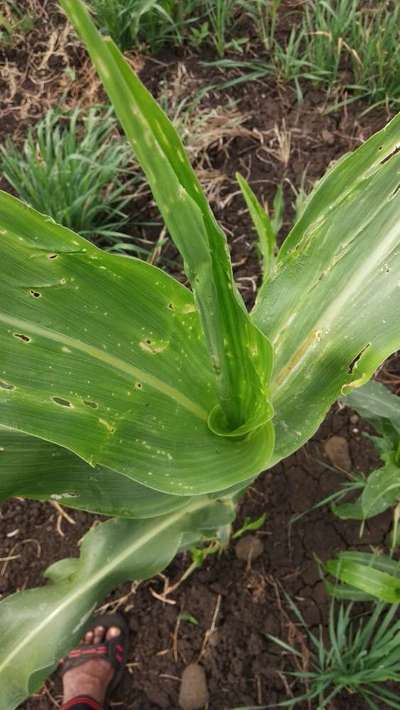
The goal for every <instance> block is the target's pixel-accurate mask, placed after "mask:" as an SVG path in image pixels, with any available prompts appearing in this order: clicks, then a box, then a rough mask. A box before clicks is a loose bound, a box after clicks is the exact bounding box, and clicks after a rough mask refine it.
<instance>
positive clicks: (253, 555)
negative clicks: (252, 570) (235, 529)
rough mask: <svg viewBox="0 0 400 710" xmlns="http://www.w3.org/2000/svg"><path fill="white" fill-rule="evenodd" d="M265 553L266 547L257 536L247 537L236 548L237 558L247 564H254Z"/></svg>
mask: <svg viewBox="0 0 400 710" xmlns="http://www.w3.org/2000/svg"><path fill="white" fill-rule="evenodd" d="M263 552H264V545H263V543H262V541H261V540H260V538H259V537H256V535H245V536H244V537H242V539H241V540H239V542H238V543H237V545H236V547H235V553H236V557H237V558H238V559H239V560H244V561H245V562H253V560H256V559H257V557H260V555H262V553H263Z"/></svg>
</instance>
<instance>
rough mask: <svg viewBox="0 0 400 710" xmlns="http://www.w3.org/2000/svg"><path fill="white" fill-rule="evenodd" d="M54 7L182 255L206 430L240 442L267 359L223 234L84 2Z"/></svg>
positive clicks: (178, 149) (168, 132)
mask: <svg viewBox="0 0 400 710" xmlns="http://www.w3.org/2000/svg"><path fill="white" fill-rule="evenodd" d="M60 3H61V5H62V7H63V8H64V10H65V12H66V13H67V15H68V17H69V19H70V20H71V22H72V23H73V25H74V26H75V28H76V30H77V32H78V33H79V35H80V36H81V38H82V39H83V41H84V42H85V45H86V47H87V49H88V52H89V54H90V56H91V58H92V60H93V63H94V64H95V66H96V69H97V71H98V74H99V76H100V78H101V80H102V82H103V85H104V88H105V90H106V91H107V93H108V95H109V97H110V100H111V102H112V104H113V106H114V109H115V112H116V114H117V116H118V118H119V120H120V123H121V125H122V127H123V129H124V131H125V133H126V135H127V137H128V139H129V140H130V142H131V144H132V146H133V148H134V151H135V154H136V157H137V159H138V161H139V163H140V164H141V166H142V168H143V170H144V172H145V174H146V176H147V179H148V182H149V184H150V187H151V189H152V192H153V195H154V198H155V200H156V202H157V204H158V206H159V209H160V211H161V214H162V216H163V218H164V221H165V224H166V226H167V228H168V230H169V232H170V234H171V236H172V239H173V240H174V242H175V244H176V246H177V247H178V249H179V251H180V252H181V254H182V256H183V259H184V264H185V271H186V273H187V275H188V277H189V279H190V282H191V285H192V288H193V293H194V297H195V301H196V305H197V307H198V309H199V313H200V318H201V322H202V326H203V329H204V333H205V336H206V342H207V346H208V350H209V353H210V358H211V363H212V367H213V370H214V374H215V377H216V382H217V392H218V403H217V404H216V405H215V406H214V408H213V410H212V411H211V414H210V416H209V424H210V427H211V428H212V430H213V431H214V432H215V433H217V434H220V435H223V436H225V435H230V436H242V435H243V434H245V433H247V432H249V431H252V430H254V429H256V428H257V427H259V426H262V425H264V424H265V423H266V422H267V421H269V420H270V419H271V417H272V408H271V405H270V402H269V400H268V381H269V377H270V373H271V366H272V353H271V348H270V344H269V342H268V340H267V338H266V337H265V336H264V335H263V334H262V333H261V332H260V331H259V330H258V328H257V327H256V326H254V325H253V324H252V322H251V321H250V319H249V316H248V314H247V311H246V309H245V307H244V304H243V302H242V299H241V297H240V295H239V292H238V291H237V289H236V287H235V285H234V282H233V277H232V268H231V264H230V260H229V252H228V248H227V244H226V239H225V236H224V233H223V232H222V230H221V229H220V228H219V226H218V224H217V222H216V220H215V218H214V216H213V214H212V212H211V210H210V208H209V205H208V202H207V200H206V198H205V196H204V194H203V193H202V191H201V187H200V185H199V182H198V180H197V178H196V177H195V175H194V172H193V170H192V168H191V166H190V164H189V161H188V158H187V156H186V154H185V152H184V149H183V147H182V143H181V141H180V139H179V137H178V135H177V133H176V131H175V129H174V127H173V126H172V124H171V123H170V121H169V120H168V119H167V117H166V115H165V114H164V112H163V111H162V110H161V108H160V107H159V106H158V104H157V103H156V101H155V100H154V99H153V98H152V96H151V95H150V94H149V93H148V91H147V90H146V89H145V87H144V86H143V85H142V83H141V82H140V81H139V79H138V78H137V77H136V76H135V74H134V72H133V71H132V69H131V67H130V65H129V64H128V63H127V62H126V61H125V59H124V57H123V55H122V54H121V53H120V51H119V50H118V48H117V47H116V46H115V45H114V44H113V42H112V40H110V39H106V40H105V39H103V38H102V37H101V35H100V34H99V33H98V32H97V30H96V28H95V26H94V24H93V22H92V20H91V18H90V16H89V13H88V11H87V9H86V7H85V6H84V4H83V3H82V2H80V1H77V0H60Z"/></svg>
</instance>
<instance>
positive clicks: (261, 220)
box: [236, 173, 276, 279]
mask: <svg viewBox="0 0 400 710" xmlns="http://www.w3.org/2000/svg"><path fill="white" fill-rule="evenodd" d="M236 180H237V181H238V183H239V187H240V189H241V191H242V195H243V197H244V200H245V202H246V205H247V208H248V210H249V213H250V217H251V219H252V221H253V224H254V228H255V230H256V232H257V236H258V247H259V250H260V252H261V255H262V259H263V274H264V279H268V276H269V274H270V271H271V269H272V266H273V256H274V249H275V245H276V234H275V232H274V230H273V227H272V223H271V220H270V218H269V214H268V212H267V210H266V209H264V208H263V207H262V205H260V203H259V201H258V200H257V197H256V195H255V194H254V192H253V190H252V189H251V187H250V185H249V183H248V182H247V180H245V178H244V177H243V176H242V175H240V173H236Z"/></svg>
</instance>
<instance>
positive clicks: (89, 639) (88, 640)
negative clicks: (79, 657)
mask: <svg viewBox="0 0 400 710" xmlns="http://www.w3.org/2000/svg"><path fill="white" fill-rule="evenodd" d="M81 643H85V644H87V645H88V646H90V644H92V643H93V630H90V631H88V632H87V633H86V634H85V635H84V637H83V639H82V641H81Z"/></svg>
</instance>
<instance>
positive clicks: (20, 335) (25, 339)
mask: <svg viewBox="0 0 400 710" xmlns="http://www.w3.org/2000/svg"><path fill="white" fill-rule="evenodd" d="M14 338H18V340H21V342H22V343H30V341H31V338H30V337H29V335H25V333H14Z"/></svg>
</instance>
